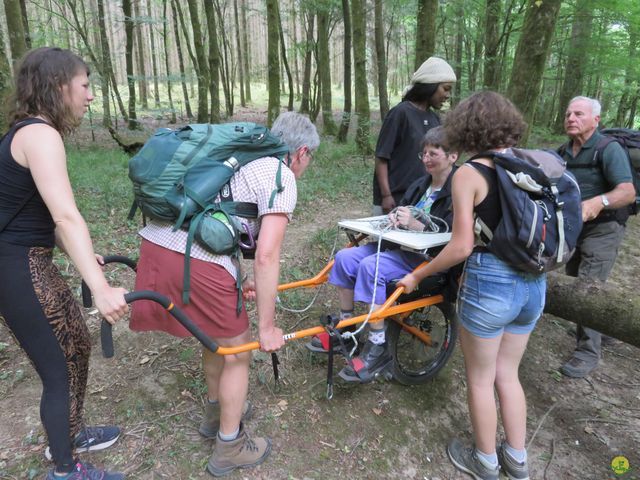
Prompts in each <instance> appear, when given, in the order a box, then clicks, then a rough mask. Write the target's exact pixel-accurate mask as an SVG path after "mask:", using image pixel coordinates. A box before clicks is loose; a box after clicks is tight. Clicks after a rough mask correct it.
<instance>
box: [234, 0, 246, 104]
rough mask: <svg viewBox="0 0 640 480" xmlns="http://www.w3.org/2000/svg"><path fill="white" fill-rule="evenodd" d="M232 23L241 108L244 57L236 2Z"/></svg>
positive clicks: (243, 101) (236, 3) (243, 102)
mask: <svg viewBox="0 0 640 480" xmlns="http://www.w3.org/2000/svg"><path fill="white" fill-rule="evenodd" d="M233 22H234V25H235V27H236V32H235V33H236V49H237V50H238V51H237V55H238V84H239V86H240V105H241V106H242V107H246V106H247V101H246V100H245V96H244V82H245V77H246V73H245V69H244V57H245V56H246V55H245V54H244V53H243V52H242V41H241V39H240V37H241V35H240V16H239V15H238V0H233Z"/></svg>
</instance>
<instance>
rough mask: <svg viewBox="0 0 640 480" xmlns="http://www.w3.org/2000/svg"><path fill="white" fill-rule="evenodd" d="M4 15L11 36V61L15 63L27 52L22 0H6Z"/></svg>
mask: <svg viewBox="0 0 640 480" xmlns="http://www.w3.org/2000/svg"><path fill="white" fill-rule="evenodd" d="M4 13H5V20H6V22H7V32H8V34H9V46H10V50H11V60H12V61H13V62H15V61H16V60H18V59H19V58H20V57H22V55H24V54H25V53H26V51H27V40H26V32H25V30H24V21H23V20H22V9H21V8H20V0H4Z"/></svg>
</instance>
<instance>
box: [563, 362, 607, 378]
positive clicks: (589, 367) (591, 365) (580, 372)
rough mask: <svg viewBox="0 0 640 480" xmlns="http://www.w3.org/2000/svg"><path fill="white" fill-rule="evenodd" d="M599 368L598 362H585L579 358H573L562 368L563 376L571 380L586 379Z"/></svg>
mask: <svg viewBox="0 0 640 480" xmlns="http://www.w3.org/2000/svg"><path fill="white" fill-rule="evenodd" d="M597 366H598V360H597V359H593V360H588V361H587V360H583V359H581V358H578V357H571V358H570V359H569V361H568V362H567V363H565V364H564V365H563V366H562V367H560V372H561V373H562V374H563V375H566V376H567V377H571V378H584V377H586V376H587V375H589V374H590V373H591V372H592V371H593V370H595V368H596V367H597Z"/></svg>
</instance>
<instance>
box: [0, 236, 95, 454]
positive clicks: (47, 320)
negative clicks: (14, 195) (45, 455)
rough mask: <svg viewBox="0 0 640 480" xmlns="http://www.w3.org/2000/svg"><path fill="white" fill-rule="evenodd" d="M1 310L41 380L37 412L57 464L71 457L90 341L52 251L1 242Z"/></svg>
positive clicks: (84, 382)
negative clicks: (38, 411) (54, 261)
mask: <svg viewBox="0 0 640 480" xmlns="http://www.w3.org/2000/svg"><path fill="white" fill-rule="evenodd" d="M0 285H2V288H0V313H1V314H2V316H3V317H4V321H5V323H6V325H7V326H8V328H9V330H10V331H11V333H12V334H13V336H14V337H15V339H16V340H17V342H18V343H19V345H20V346H21V347H22V348H23V349H24V351H25V352H26V354H27V355H28V357H29V359H30V360H31V362H32V364H33V366H34V368H35V369H36V371H37V372H38V375H39V376H40V379H41V380H42V384H43V392H42V398H41V401H40V416H41V418H42V423H43V424H44V428H45V431H46V433H47V437H48V440H49V446H50V448H51V454H52V456H53V458H54V460H55V461H56V465H57V466H61V465H67V464H69V463H70V462H72V461H73V456H72V455H73V454H72V442H73V439H74V438H75V436H76V434H77V433H78V432H79V431H80V429H81V427H82V425H83V422H82V411H83V404H84V397H85V391H86V385H87V375H88V370H89V354H90V352H91V343H90V337H89V331H88V330H87V326H86V324H85V322H84V318H83V316H82V312H81V310H80V307H79V305H78V304H77V302H76V301H75V299H74V298H73V295H72V293H71V291H70V290H69V287H68V286H67V284H66V282H65V281H64V279H63V278H62V275H61V274H60V272H59V271H58V269H57V268H56V266H55V265H54V264H53V261H52V249H51V248H43V247H23V246H17V245H10V244H6V243H0Z"/></svg>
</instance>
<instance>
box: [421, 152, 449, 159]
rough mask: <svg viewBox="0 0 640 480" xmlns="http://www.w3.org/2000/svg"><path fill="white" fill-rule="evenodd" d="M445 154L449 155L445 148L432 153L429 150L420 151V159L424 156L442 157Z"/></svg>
mask: <svg viewBox="0 0 640 480" xmlns="http://www.w3.org/2000/svg"><path fill="white" fill-rule="evenodd" d="M443 155H447V152H445V151H444V150H443V151H442V152H436V153H434V154H431V153H429V152H420V153H418V160H422V159H423V158H427V157H429V158H438V157H441V156H443Z"/></svg>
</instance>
